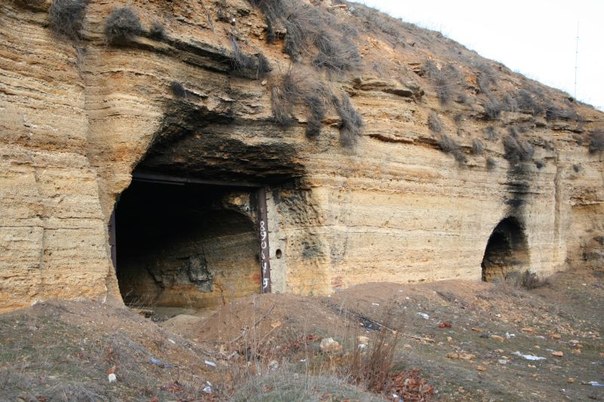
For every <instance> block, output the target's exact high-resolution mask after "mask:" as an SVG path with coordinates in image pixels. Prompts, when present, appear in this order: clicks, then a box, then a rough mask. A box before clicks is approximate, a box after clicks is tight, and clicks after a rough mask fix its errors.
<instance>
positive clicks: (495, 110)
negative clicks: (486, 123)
mask: <svg viewBox="0 0 604 402" xmlns="http://www.w3.org/2000/svg"><path fill="white" fill-rule="evenodd" d="M502 110H503V105H502V104H501V103H499V101H498V100H497V99H495V98H493V97H489V99H488V100H487V102H486V103H485V105H484V114H485V117H486V118H487V119H488V120H497V119H498V118H499V116H500V115H501V112H502Z"/></svg>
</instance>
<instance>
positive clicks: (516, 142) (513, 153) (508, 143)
mask: <svg viewBox="0 0 604 402" xmlns="http://www.w3.org/2000/svg"><path fill="white" fill-rule="evenodd" d="M503 149H504V151H505V154H504V157H505V159H507V160H508V161H510V162H512V163H517V162H528V161H530V160H531V159H532V158H533V155H534V154H535V149H534V148H533V146H532V145H531V144H530V143H529V142H528V141H526V140H523V139H520V138H518V137H516V136H515V135H513V134H510V135H507V136H506V137H505V138H504V139H503Z"/></svg>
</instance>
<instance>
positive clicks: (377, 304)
mask: <svg viewBox="0 0 604 402" xmlns="http://www.w3.org/2000/svg"><path fill="white" fill-rule="evenodd" d="M371 305H372V306H379V305H380V303H371Z"/></svg>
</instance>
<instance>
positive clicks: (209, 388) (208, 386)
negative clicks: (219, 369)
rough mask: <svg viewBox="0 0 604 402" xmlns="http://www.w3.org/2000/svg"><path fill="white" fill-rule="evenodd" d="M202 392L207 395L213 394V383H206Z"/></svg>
mask: <svg viewBox="0 0 604 402" xmlns="http://www.w3.org/2000/svg"><path fill="white" fill-rule="evenodd" d="M202 391H203V392H205V393H206V394H211V393H212V392H213V391H214V389H213V388H212V383H211V382H209V381H206V385H205V386H204V387H203V389H202Z"/></svg>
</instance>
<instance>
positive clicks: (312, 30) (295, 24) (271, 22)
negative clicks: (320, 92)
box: [252, 0, 361, 71]
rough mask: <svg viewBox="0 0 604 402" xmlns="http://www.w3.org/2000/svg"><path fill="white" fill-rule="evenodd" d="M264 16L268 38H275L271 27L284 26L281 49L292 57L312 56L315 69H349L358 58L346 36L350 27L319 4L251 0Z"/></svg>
mask: <svg viewBox="0 0 604 402" xmlns="http://www.w3.org/2000/svg"><path fill="white" fill-rule="evenodd" d="M252 3H253V4H254V5H255V6H257V7H258V8H260V9H261V10H262V12H263V13H264V15H265V17H266V22H267V26H268V37H267V39H268V41H269V42H273V41H274V40H275V39H276V34H275V30H274V26H275V25H277V24H279V23H280V24H283V25H284V27H285V28H286V32H287V33H286V34H285V43H284V51H285V53H287V54H288V55H289V56H290V57H291V58H292V60H294V61H299V60H300V59H301V58H302V57H303V56H307V55H308V56H311V55H312V56H313V57H314V60H313V64H314V65H315V66H316V67H318V68H325V69H328V70H332V71H344V70H353V69H356V68H358V67H359V66H360V64H361V57H360V54H359V52H358V49H357V47H356V45H355V44H354V43H353V42H352V41H351V39H350V33H351V32H352V31H353V28H351V27H347V26H344V27H343V26H341V25H340V24H338V23H337V21H336V20H335V18H334V17H333V16H332V15H331V14H329V13H328V12H326V11H324V10H323V9H322V8H321V7H318V6H311V5H309V4H304V3H302V2H299V1H294V0H273V1H269V0H252Z"/></svg>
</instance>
